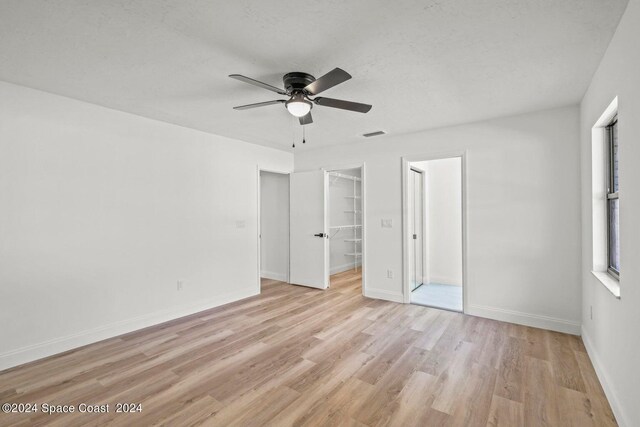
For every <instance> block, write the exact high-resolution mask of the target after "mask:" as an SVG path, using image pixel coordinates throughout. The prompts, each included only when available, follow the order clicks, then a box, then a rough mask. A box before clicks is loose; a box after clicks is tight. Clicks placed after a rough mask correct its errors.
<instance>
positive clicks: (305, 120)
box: [298, 112, 313, 126]
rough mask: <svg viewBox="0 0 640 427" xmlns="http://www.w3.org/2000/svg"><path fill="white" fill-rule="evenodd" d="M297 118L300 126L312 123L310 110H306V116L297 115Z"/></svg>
mask: <svg viewBox="0 0 640 427" xmlns="http://www.w3.org/2000/svg"><path fill="white" fill-rule="evenodd" d="M298 119H299V120H300V124H301V125H302V126H304V125H310V124H311V123H313V119H312V118H311V112H308V113H307V115H306V116H302V117H299V118H298Z"/></svg>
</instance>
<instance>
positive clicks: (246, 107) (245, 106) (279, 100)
mask: <svg viewBox="0 0 640 427" xmlns="http://www.w3.org/2000/svg"><path fill="white" fill-rule="evenodd" d="M285 102H286V101H285V100H284V99H276V100H275V101H266V102H256V103H255V104H247V105H239V106H237V107H233V109H234V110H248V109H250V108H257V107H266V106H267V105H274V104H284V103H285Z"/></svg>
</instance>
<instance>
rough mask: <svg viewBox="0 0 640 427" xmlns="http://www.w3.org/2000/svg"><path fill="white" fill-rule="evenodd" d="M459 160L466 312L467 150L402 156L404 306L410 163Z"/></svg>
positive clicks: (407, 276)
mask: <svg viewBox="0 0 640 427" xmlns="http://www.w3.org/2000/svg"><path fill="white" fill-rule="evenodd" d="M456 157H459V158H460V169H461V175H462V176H461V184H462V188H461V192H462V312H463V313H466V312H467V309H468V308H467V305H468V300H469V298H468V294H469V290H468V288H469V283H468V280H467V278H468V277H469V276H468V274H467V245H468V236H467V230H468V228H467V214H468V212H467V184H468V183H467V150H451V151H442V152H437V153H426V154H422V155H420V154H416V155H411V156H403V157H402V159H401V161H402V295H403V296H402V298H403V302H404V303H405V304H408V303H410V302H411V289H410V286H411V284H410V281H411V276H410V272H409V254H410V250H409V244H410V239H409V234H408V233H409V169H410V168H411V166H410V163H412V162H425V161H429V160H442V159H451V158H456Z"/></svg>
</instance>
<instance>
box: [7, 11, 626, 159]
mask: <svg viewBox="0 0 640 427" xmlns="http://www.w3.org/2000/svg"><path fill="white" fill-rule="evenodd" d="M626 3H627V1H626V0H439V1H425V0H422V1H413V0H395V1H391V0H385V1H372V0H349V1H344V0H323V1H319V0H316V1H302V0H297V1H284V0H282V1H278V0H254V1H248V0H234V1H231V0H230V1H215V0H206V1H205V0H108V1H98V0H51V1H45V0H40V1H34V0H2V1H1V2H0V80H4V81H8V82H11V83H17V84H21V85H24V86H28V87H32V88H36V89H41V90H44V91H48V92H52V93H56V94H60V95H65V96H68V97H72V98H76V99H80V100H84V101H88V102H92V103H95V104H99V105H103V106H107V107H111V108H114V109H118V110H122V111H126V112H130V113H134V114H138V115H141V116H145V117H150V118H154V119H158V120H162V121H166V122H170V123H176V124H179V125H183V126H186V127H191V128H195V129H199V130H203V131H206V132H211V133H215V134H219V135H224V136H228V137H233V138H237V139H241V140H245V141H249V142H253V143H257V144H262V145H267V146H273V147H278V148H283V149H288V148H289V147H290V146H291V142H292V139H293V138H294V136H295V138H296V139H299V137H300V132H301V127H300V126H299V125H297V124H296V122H295V121H294V119H293V117H292V116H291V115H289V114H288V113H287V112H286V110H285V109H284V107H283V106H282V105H274V106H269V107H264V108H261V109H255V110H247V111H235V110H233V109H232V107H233V106H234V105H242V104H247V103H252V102H259V101H267V100H271V99H278V98H280V97H279V96H278V95H277V94H275V93H271V92H268V91H266V90H263V89H260V88H257V87H253V86H250V85H248V84H244V83H241V82H238V81H235V80H232V79H230V78H228V77H227V75H228V74H233V73H238V74H243V75H246V76H249V77H253V78H256V79H259V80H262V81H264V82H267V83H270V84H272V85H276V86H282V81H281V78H282V75H283V74H285V73H287V72H289V71H304V72H308V73H310V74H313V75H315V76H316V77H320V76H321V75H322V74H324V73H326V72H328V71H329V70H331V69H333V68H334V67H340V68H343V69H344V70H346V71H348V72H349V73H350V74H351V75H352V76H353V79H351V80H349V81H348V82H346V83H343V84H341V85H339V86H336V87H335V88H333V89H330V90H328V91H327V92H325V93H323V96H328V97H333V98H341V99H347V100H353V101H358V102H365V103H370V104H373V109H372V110H371V112H369V113H368V114H364V115H363V114H359V113H353V112H349V111H342V110H334V109H330V108H326V107H320V106H316V107H315V108H314V109H313V116H314V121H315V122H314V123H313V124H312V125H309V126H307V127H306V129H307V145H306V146H305V147H300V148H298V149H305V148H309V147H318V146H323V145H333V144H346V143H352V142H358V141H362V140H363V138H362V137H361V136H360V135H361V134H362V133H365V132H371V131H376V130H379V129H382V130H385V131H387V132H388V133H390V134H402V133H409V132H416V131H420V130H424V129H429V128H434V127H440V126H445V125H451V124H457V123H464V122H470V121H477V120H482V119H487V118H492V117H499V116H503V115H509V114H516V113H522V112H527V111H533V110H539V109H544V108H552V107H557V106H564V105H568V104H571V103H577V102H579V100H580V98H581V97H582V95H583V94H584V92H585V90H586V89H587V85H588V84H589V81H590V79H591V76H592V75H593V73H594V72H595V69H596V67H597V65H598V63H599V61H600V58H601V57H602V54H603V52H604V50H605V48H606V46H607V44H608V42H609V40H610V39H611V37H612V35H613V32H614V30H615V27H616V25H617V23H618V21H619V19H620V16H621V15H622V13H623V11H624V8H625V6H626ZM382 138H384V137H382Z"/></svg>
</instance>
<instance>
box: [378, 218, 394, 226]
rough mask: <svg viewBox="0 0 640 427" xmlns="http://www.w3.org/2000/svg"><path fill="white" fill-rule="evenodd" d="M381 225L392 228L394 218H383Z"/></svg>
mask: <svg viewBox="0 0 640 427" xmlns="http://www.w3.org/2000/svg"><path fill="white" fill-rule="evenodd" d="M380 226H381V227H382V228H392V227H393V220H392V219H382V220H380Z"/></svg>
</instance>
